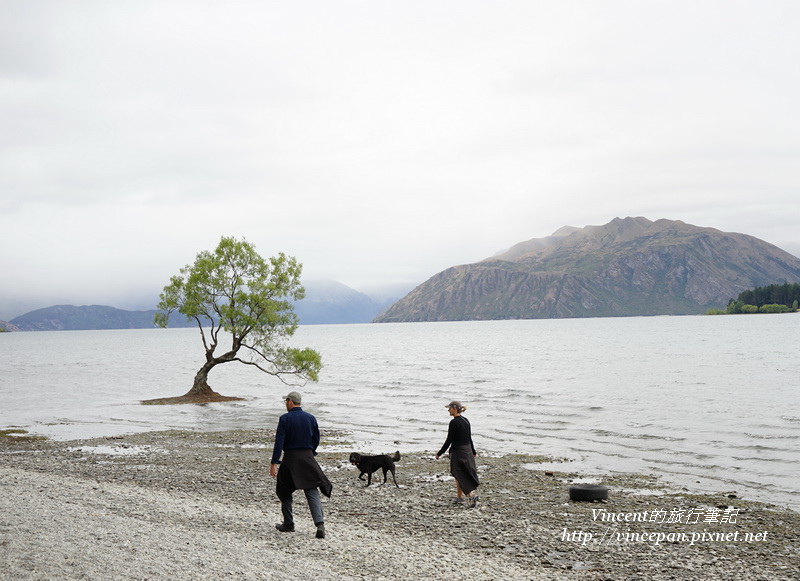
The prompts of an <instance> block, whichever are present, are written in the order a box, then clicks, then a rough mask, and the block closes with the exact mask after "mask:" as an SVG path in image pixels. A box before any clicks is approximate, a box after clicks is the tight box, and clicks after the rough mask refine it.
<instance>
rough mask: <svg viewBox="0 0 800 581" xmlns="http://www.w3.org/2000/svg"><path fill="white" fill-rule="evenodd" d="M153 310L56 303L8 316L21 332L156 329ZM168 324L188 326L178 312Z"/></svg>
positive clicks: (190, 324) (192, 324)
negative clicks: (22, 313)
mask: <svg viewBox="0 0 800 581" xmlns="http://www.w3.org/2000/svg"><path fill="white" fill-rule="evenodd" d="M155 315H156V311H155V310H151V311H125V310H122V309H117V308H114V307H108V306H104V305H89V306H80V307H76V306H73V305H55V306H52V307H45V308H43V309H36V310H35V311H31V312H29V313H25V314H24V315H20V316H19V317H15V318H13V319H11V321H10V322H11V323H13V324H14V325H16V327H18V328H19V330H22V331H86V330H90V329H155V328H156V325H155V323H154V322H153V320H154V319H155ZM169 326H170V327H191V326H194V322H193V321H188V320H187V319H186V318H185V317H184V316H182V315H180V314H179V313H172V315H170V318H169Z"/></svg>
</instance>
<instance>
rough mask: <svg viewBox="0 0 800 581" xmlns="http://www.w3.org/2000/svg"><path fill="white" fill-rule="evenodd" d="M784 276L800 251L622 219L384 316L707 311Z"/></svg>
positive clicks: (453, 271) (450, 275) (413, 297)
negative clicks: (789, 251)
mask: <svg viewBox="0 0 800 581" xmlns="http://www.w3.org/2000/svg"><path fill="white" fill-rule="evenodd" d="M784 281H788V282H800V259H798V258H797V257H795V256H792V255H791V254H789V253H787V252H785V251H783V250H781V249H780V248H777V247H776V246H774V245H772V244H769V243H767V242H764V241H763V240H759V239H757V238H754V237H752V236H747V235H745V234H736V233H727V232H721V231H719V230H716V229H714V228H703V227H698V226H693V225H691V224H686V223H684V222H681V221H675V220H663V219H662V220H657V221H655V222H652V221H650V220H648V219H647V218H642V217H637V218H630V217H629V218H624V219H620V218H615V219H614V220H612V221H611V222H609V223H608V224H605V225H602V226H587V227H585V228H573V227H564V228H561V229H559V230H558V231H557V232H556V233H554V234H553V235H552V236H548V237H546V238H538V239H533V240H528V241H526V242H521V243H519V244H516V245H514V246H513V247H511V248H510V249H509V250H507V251H505V252H502V253H500V254H497V255H495V256H492V257H491V258H487V259H485V260H483V261H481V262H477V263H474V264H466V265H460V266H454V267H452V268H449V269H447V270H445V271H442V272H440V273H438V274H437V275H435V276H433V277H432V278H430V279H429V280H428V281H426V282H424V283H423V284H421V285H420V286H418V287H417V288H415V289H414V290H413V291H411V293H409V294H408V295H406V296H405V297H404V298H403V299H401V300H400V301H398V302H397V303H395V304H394V305H393V306H392V307H391V308H389V309H388V310H387V311H386V312H385V313H384V314H382V315H381V316H379V317H377V318H376V319H375V321H376V322H394V321H453V320H483V319H536V318H561V317H601V316H632V315H685V314H699V313H703V312H705V311H706V310H707V309H708V308H711V307H724V306H725V305H727V303H728V300H729V299H731V298H735V297H736V296H738V294H739V293H740V292H741V291H743V290H746V289H749V288H753V287H756V286H765V285H768V284H776V283H783V282H784Z"/></svg>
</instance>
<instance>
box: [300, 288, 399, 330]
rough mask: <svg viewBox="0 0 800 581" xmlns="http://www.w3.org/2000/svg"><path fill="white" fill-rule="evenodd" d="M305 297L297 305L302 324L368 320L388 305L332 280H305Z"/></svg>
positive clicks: (367, 321)
mask: <svg viewBox="0 0 800 581" xmlns="http://www.w3.org/2000/svg"><path fill="white" fill-rule="evenodd" d="M303 286H304V287H305V289H306V298H304V299H303V300H302V301H298V302H296V303H295V304H294V312H295V313H296V314H297V316H298V317H299V318H300V324H301V325H320V324H342V323H369V322H370V321H372V319H373V318H375V317H376V316H377V315H378V314H379V313H380V312H381V310H383V309H384V308H385V306H387V305H385V304H383V303H377V302H375V301H374V300H373V299H371V298H370V297H369V296H367V295H365V294H364V293H361V292H358V291H356V290H353V289H352V288H350V287H349V286H346V285H343V284H342V283H340V282H336V281H333V280H310V281H308V282H303Z"/></svg>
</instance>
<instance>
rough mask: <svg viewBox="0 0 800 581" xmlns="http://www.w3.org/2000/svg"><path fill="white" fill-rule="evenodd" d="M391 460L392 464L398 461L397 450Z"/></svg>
mask: <svg viewBox="0 0 800 581" xmlns="http://www.w3.org/2000/svg"><path fill="white" fill-rule="evenodd" d="M392 460H393V461H394V462H397V461H398V460H400V450H398V451H397V452H395V453H394V456H392Z"/></svg>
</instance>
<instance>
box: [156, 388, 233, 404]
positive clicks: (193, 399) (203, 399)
mask: <svg viewBox="0 0 800 581" xmlns="http://www.w3.org/2000/svg"><path fill="white" fill-rule="evenodd" d="M243 400H244V398H243V397H229V396H227V395H220V394H218V393H217V392H216V391H212V392H210V393H203V394H189V393H187V394H185V395H179V396H177V397H159V398H156V399H145V400H142V405H178V404H185V403H216V402H222V401H243Z"/></svg>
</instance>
